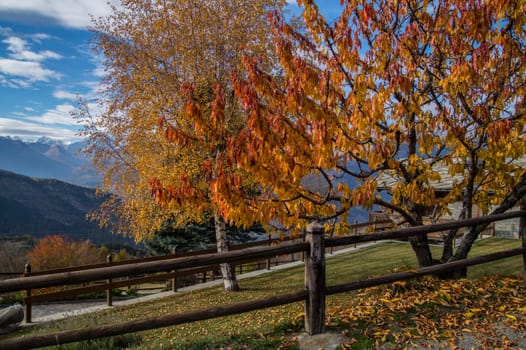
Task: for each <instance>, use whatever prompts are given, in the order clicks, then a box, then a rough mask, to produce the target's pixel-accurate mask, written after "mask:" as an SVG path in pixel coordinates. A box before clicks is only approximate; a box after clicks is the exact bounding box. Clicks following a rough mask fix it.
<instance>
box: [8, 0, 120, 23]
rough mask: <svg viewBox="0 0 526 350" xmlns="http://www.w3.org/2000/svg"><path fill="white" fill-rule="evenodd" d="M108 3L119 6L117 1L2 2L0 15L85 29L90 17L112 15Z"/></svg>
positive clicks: (46, 0) (21, 0)
mask: <svg viewBox="0 0 526 350" xmlns="http://www.w3.org/2000/svg"><path fill="white" fill-rule="evenodd" d="M108 2H110V3H112V4H114V5H117V4H118V3H119V1H117V0H110V1H108V0H75V1H71V0H2V1H0V14H1V13H5V14H10V15H11V16H19V17H23V18H25V19H26V20H27V21H31V18H34V17H39V21H40V22H42V21H47V22H49V23H52V22H55V24H56V23H57V22H58V23H59V24H62V25H63V26H65V27H70V28H79V29H85V28H86V27H87V26H88V25H90V24H91V19H90V15H93V16H94V17H100V16H106V15H108V14H110V13H111V7H110V6H109V5H108Z"/></svg>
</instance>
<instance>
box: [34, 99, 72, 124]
mask: <svg viewBox="0 0 526 350" xmlns="http://www.w3.org/2000/svg"><path fill="white" fill-rule="evenodd" d="M75 108H76V107H75V106H73V105H71V104H69V103H66V104H60V105H57V106H55V108H53V109H48V110H47V111H46V112H45V113H44V114H42V115H41V116H36V117H27V119H28V120H32V121H35V122H38V123H42V124H62V125H77V121H76V120H75V119H73V117H72V116H71V112H72V111H73V110H75Z"/></svg>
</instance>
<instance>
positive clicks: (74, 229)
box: [0, 170, 115, 242]
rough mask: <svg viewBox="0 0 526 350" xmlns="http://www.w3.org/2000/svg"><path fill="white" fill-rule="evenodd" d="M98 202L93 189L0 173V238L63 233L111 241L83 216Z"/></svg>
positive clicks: (100, 199) (0, 171) (80, 237)
mask: <svg viewBox="0 0 526 350" xmlns="http://www.w3.org/2000/svg"><path fill="white" fill-rule="evenodd" d="M101 201H102V198H98V197H97V196H96V193H95V190H94V189H90V188H85V187H80V186H76V185H71V184H68V183H65V182H62V181H58V180H49V179H37V178H31V177H27V176H22V175H18V174H15V173H11V172H8V171H4V170H0V236H13V235H28V234H29V235H32V236H36V237H42V236H44V235H47V234H65V235H68V236H70V237H71V238H74V239H77V240H84V239H90V240H91V241H93V242H108V241H114V240H115V237H112V236H110V234H109V233H107V232H105V231H103V230H100V229H99V228H98V226H97V224H96V223H92V222H89V221H87V220H86V213H87V212H89V211H90V210H92V209H94V208H96V207H97V206H98V205H99V204H100V203H101Z"/></svg>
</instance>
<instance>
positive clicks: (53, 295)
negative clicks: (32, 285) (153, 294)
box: [13, 221, 378, 323]
mask: <svg viewBox="0 0 526 350" xmlns="http://www.w3.org/2000/svg"><path fill="white" fill-rule="evenodd" d="M377 223H378V221H375V222H364V223H355V224H354V225H350V229H351V231H352V232H353V233H354V234H355V235H356V234H358V230H360V229H362V228H365V227H369V226H373V225H376V224H377ZM291 240H293V239H291V238H289V237H285V238H283V239H276V238H270V237H269V239H266V240H259V241H255V242H248V243H242V244H236V245H233V246H231V247H230V250H231V251H236V250H242V249H246V248H251V247H264V246H271V245H276V244H281V243H283V242H288V241H291ZM300 240H301V238H300ZM215 252H216V249H206V250H199V251H190V252H174V253H172V254H168V255H163V256H154V257H146V258H140V259H133V260H124V261H112V256H111V255H108V257H107V259H108V260H107V262H104V263H97V264H90V265H82V266H72V267H65V268H57V269H50V270H42V271H32V269H31V265H30V264H26V266H25V270H24V272H23V273H18V274H13V275H19V276H24V277H30V276H42V275H48V276H49V275H55V274H60V273H66V272H73V271H84V270H92V269H99V268H105V267H110V266H122V265H130V264H137V263H142V262H152V261H163V260H170V259H174V258H182V257H191V256H197V255H204V254H213V253H215ZM331 253H332V248H331ZM290 256H291V260H292V261H294V253H291V254H290ZM301 259H302V260H303V257H302V258H301ZM284 262H286V261H280V260H279V259H274V261H272V259H271V258H266V259H265V260H261V261H257V262H254V261H253V260H249V261H247V262H243V261H241V262H239V263H238V264H237V265H236V267H237V269H238V271H239V273H242V272H243V268H245V270H246V269H247V268H251V267H255V268H256V269H262V268H266V269H270V267H271V265H272V264H274V266H277V265H279V264H280V263H281V264H283V263H284ZM218 269H219V265H210V266H203V267H198V268H188V269H181V270H177V271H168V272H167V271H164V272H161V273H155V274H151V275H148V276H139V275H135V277H133V278H131V277H130V276H127V277H126V278H124V279H122V278H121V279H120V280H112V279H111V278H109V279H106V280H104V281H94V282H96V284H92V285H89V286H86V285H85V284H87V283H86V282H83V283H82V286H81V287H79V286H75V287H70V288H67V289H66V290H58V291H34V290H31V289H27V290H26V291H25V292H26V295H25V297H24V299H23V302H24V309H25V311H24V321H25V322H26V323H31V322H32V305H33V304H35V303H42V302H48V301H55V300H64V299H67V298H73V297H76V296H78V295H85V294H89V293H97V292H103V291H105V292H106V304H107V305H108V306H112V304H113V293H112V291H113V290H114V289H117V288H123V287H128V288H129V287H130V286H133V285H140V284H144V283H150V282H159V281H168V280H170V284H171V289H172V290H173V291H174V292H175V291H176V290H177V278H178V277H184V276H192V275H194V276H197V275H201V276H202V277H201V281H202V282H206V279H207V277H206V276H207V274H208V273H209V272H212V278H214V277H215V275H214V271H217V270H218ZM63 288H64V286H63V285H62V286H61V289H63Z"/></svg>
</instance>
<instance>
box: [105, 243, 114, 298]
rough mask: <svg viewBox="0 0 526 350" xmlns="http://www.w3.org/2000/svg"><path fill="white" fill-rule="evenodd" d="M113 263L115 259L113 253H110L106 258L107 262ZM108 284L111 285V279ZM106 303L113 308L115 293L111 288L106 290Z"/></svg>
mask: <svg viewBox="0 0 526 350" xmlns="http://www.w3.org/2000/svg"><path fill="white" fill-rule="evenodd" d="M112 261H113V257H112V256H111V253H110V254H108V256H107V257H106V262H108V263H111V262H112ZM107 282H108V283H111V278H108V279H107ZM106 302H107V304H108V306H112V305H113V291H112V289H111V288H109V287H108V289H106Z"/></svg>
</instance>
